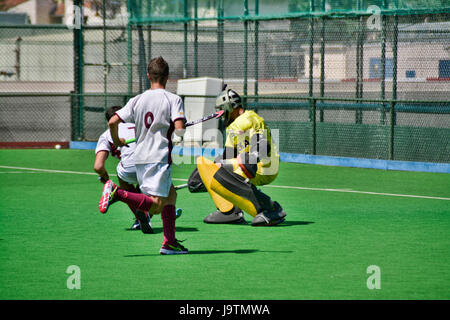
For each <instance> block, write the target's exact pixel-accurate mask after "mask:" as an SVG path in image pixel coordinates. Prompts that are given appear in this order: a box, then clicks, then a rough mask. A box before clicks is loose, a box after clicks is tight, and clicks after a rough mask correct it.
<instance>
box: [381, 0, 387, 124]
mask: <svg viewBox="0 0 450 320" xmlns="http://www.w3.org/2000/svg"><path fill="white" fill-rule="evenodd" d="M385 8H387V0H383V5H382V9H383V10H384V9H385ZM380 98H381V100H384V99H386V16H385V15H384V13H381V88H380ZM385 123H386V112H385V111H384V102H382V103H381V113H380V124H381V125H384V124H385Z"/></svg>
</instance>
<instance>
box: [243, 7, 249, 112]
mask: <svg viewBox="0 0 450 320" xmlns="http://www.w3.org/2000/svg"><path fill="white" fill-rule="evenodd" d="M247 16H248V0H244V18H245V20H244V101H243V104H244V106H245V107H246V106H247V92H248V90H247V85H248V79H247V77H248V74H247V71H248V66H247V64H248V61H247V60H248V20H247V19H246V18H247Z"/></svg>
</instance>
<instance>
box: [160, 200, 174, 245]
mask: <svg viewBox="0 0 450 320" xmlns="http://www.w3.org/2000/svg"><path fill="white" fill-rule="evenodd" d="M161 219H162V223H163V233H164V242H163V243H164V244H166V243H173V242H175V219H176V214H175V206H174V205H172V204H168V205H166V206H165V207H164V208H163V209H162V212H161Z"/></svg>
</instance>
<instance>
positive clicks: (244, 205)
mask: <svg viewBox="0 0 450 320" xmlns="http://www.w3.org/2000/svg"><path fill="white" fill-rule="evenodd" d="M210 187H211V189H212V190H213V191H215V192H216V193H218V194H220V195H221V196H222V197H223V198H225V199H226V200H228V201H229V202H231V203H232V204H234V205H235V206H236V207H238V208H240V209H241V210H244V211H245V212H247V213H248V214H250V215H251V216H253V217H255V216H256V214H257V212H256V208H255V206H254V204H253V203H252V202H251V201H249V200H247V199H245V198H243V197H241V196H239V195H237V194H236V193H233V192H231V191H230V190H228V189H226V188H225V187H224V186H223V185H221V184H220V183H219V182H218V181H217V180H216V179H214V178H213V179H212V181H211V184H210Z"/></svg>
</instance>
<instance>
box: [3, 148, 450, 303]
mask: <svg viewBox="0 0 450 320" xmlns="http://www.w3.org/2000/svg"><path fill="white" fill-rule="evenodd" d="M93 161H94V151H93V150H87V151H86V150H0V177H1V178H2V183H1V187H0V188H1V192H0V257H1V259H0V299H177V300H184V299H190V300H191V299H194V300H196V299H213V300H216V299H220V300H228V299H275V300H278V299H283V300H289V299H449V298H450V237H449V234H450V232H449V231H450V201H449V200H450V176H449V175H448V174H438V173H418V172H400V171H382V170H371V169H357V168H342V167H328V166H315V165H305V164H293V163H282V165H281V168H280V173H279V176H278V178H277V179H276V180H275V181H274V182H273V185H271V186H265V187H262V190H263V191H264V192H266V193H268V194H269V195H270V196H271V197H272V199H274V200H276V201H278V202H279V203H280V204H281V205H282V206H283V207H284V209H285V211H286V213H287V219H286V222H284V223H283V224H281V225H279V226H276V227H269V228H261V227H260V228H255V227H251V226H250V225H207V224H204V223H203V222H202V220H203V218H204V216H206V215H207V214H208V213H210V212H212V211H213V210H214V209H215V208H214V205H213V203H212V201H211V200H210V199H209V197H208V194H207V193H202V194H190V193H189V191H188V190H187V189H183V190H179V191H178V201H177V206H178V207H181V208H182V209H183V215H182V217H181V218H180V219H178V220H177V238H178V239H181V240H183V239H186V241H185V242H184V243H183V245H185V246H186V247H187V248H189V251H190V253H189V254H188V255H182V256H161V255H160V254H159V248H160V246H161V242H162V225H161V219H160V217H159V216H155V217H154V218H153V219H152V222H153V227H154V229H155V234H151V235H145V234H142V233H141V232H140V231H130V230H127V229H128V228H130V226H131V224H132V222H133V219H132V214H131V212H130V211H129V209H128V207H127V206H126V205H125V204H122V203H116V204H114V205H113V206H112V207H110V209H109V211H108V213H107V214H105V215H102V214H101V213H100V212H99V211H98V200H99V197H100V194H101V189H102V185H101V184H100V183H99V182H98V180H97V178H96V176H95V174H94V172H93V170H92V166H93ZM116 163H117V162H116V161H114V160H112V159H109V160H108V161H107V164H108V169H109V172H110V173H115V165H116ZM30 168H34V169H48V170H56V171H59V172H55V171H42V170H29V169H30ZM193 168H194V165H187V164H183V165H180V166H179V167H176V166H174V167H173V177H174V178H175V179H174V183H175V184H182V183H185V181H184V180H181V179H186V178H187V177H188V176H189V174H190V172H191V171H192V169H193ZM80 173H87V174H80ZM113 180H117V178H116V177H113ZM359 191H362V192H368V193H362V192H359ZM380 193H382V194H380ZM395 195H399V196H395ZM411 195H412V196H420V197H411ZM424 196H425V197H424ZM426 196H428V197H431V198H426ZM245 218H246V220H247V221H248V222H250V221H251V217H250V216H249V215H247V214H246V216H245ZM71 265H75V266H78V267H79V268H80V274H81V278H80V284H81V288H80V289H79V290H77V289H73V290H70V289H68V288H67V280H68V278H69V277H70V276H71V275H70V274H68V273H66V270H67V268H68V267H69V266H71ZM371 265H375V266H378V267H379V270H380V274H379V275H380V277H379V280H380V282H379V283H380V285H381V288H380V289H373V290H370V289H368V287H367V279H368V278H369V277H370V276H372V274H371V273H367V268H368V267H369V266H371Z"/></svg>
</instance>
